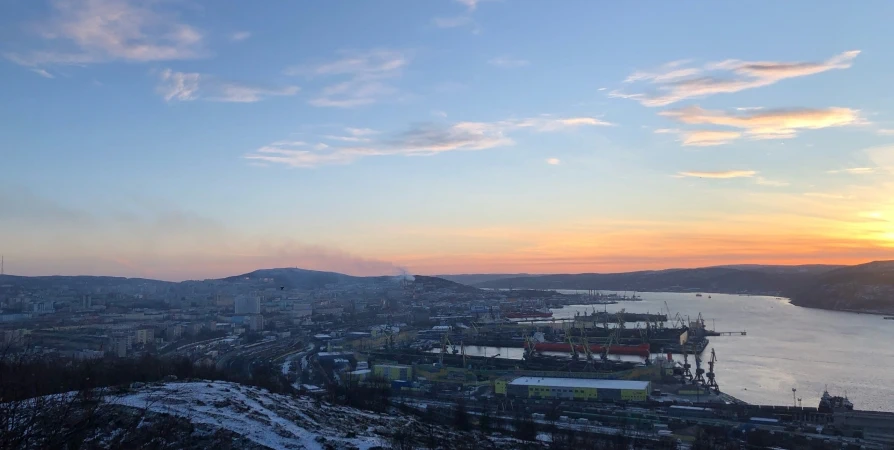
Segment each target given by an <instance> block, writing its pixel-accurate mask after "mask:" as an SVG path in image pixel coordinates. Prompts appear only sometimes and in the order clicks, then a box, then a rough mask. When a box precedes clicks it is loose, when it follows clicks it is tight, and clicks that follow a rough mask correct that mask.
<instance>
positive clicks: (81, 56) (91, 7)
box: [6, 0, 206, 67]
mask: <svg viewBox="0 0 894 450" xmlns="http://www.w3.org/2000/svg"><path fill="white" fill-rule="evenodd" d="M158 4H159V2H147V3H134V2H128V1H125V0H83V1H76V0H54V1H52V2H51V3H50V5H51V14H52V17H51V18H50V20H48V21H46V22H43V23H39V24H37V25H36V26H34V27H33V31H34V32H35V33H36V34H37V35H38V36H39V37H40V38H42V39H43V43H44V45H42V46H40V47H41V48H39V49H33V50H30V51H27V52H24V53H8V54H6V57H7V58H8V59H9V60H11V61H13V62H15V63H17V64H21V65H24V66H28V67H40V66H48V65H83V64H91V63H101V62H108V61H133V62H152V61H172V60H184V59H193V58H198V57H201V56H203V55H205V54H206V51H205V49H204V35H203V33H202V32H201V31H199V30H198V29H196V28H194V27H192V26H190V25H187V24H186V23H183V22H182V21H180V20H179V18H178V17H177V15H176V14H173V13H170V12H167V11H162V10H160V9H158V8H156V5H158Z"/></svg>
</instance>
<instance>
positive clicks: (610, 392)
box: [494, 377, 651, 402]
mask: <svg viewBox="0 0 894 450" xmlns="http://www.w3.org/2000/svg"><path fill="white" fill-rule="evenodd" d="M650 387H651V383H650V382H648V381H628V380H599V379H591V378H546V377H518V378H514V379H508V378H507V379H500V380H497V381H496V385H495V389H494V391H495V393H496V394H498V395H506V396H509V397H524V398H550V399H567V400H600V401H610V400H624V401H632V402H644V401H646V400H647V399H648V396H649V390H650Z"/></svg>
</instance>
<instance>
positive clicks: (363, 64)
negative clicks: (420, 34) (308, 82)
mask: <svg viewBox="0 0 894 450" xmlns="http://www.w3.org/2000/svg"><path fill="white" fill-rule="evenodd" d="M341 56H342V57H341V58H339V59H337V60H334V61H329V62H324V63H319V64H316V65H303V66H293V67H290V68H288V69H286V71H285V73H286V74H287V75H293V76H306V77H308V78H340V79H341V81H338V82H335V83H332V84H328V85H326V86H324V87H323V88H322V89H320V91H319V92H318V94H317V95H316V96H315V97H314V98H312V99H311V100H310V101H309V103H310V104H311V105H313V106H320V107H332V108H355V107H358V106H364V105H371V104H373V103H376V102H378V101H380V100H382V99H385V98H387V97H390V96H393V95H395V94H396V93H397V92H398V90H397V88H395V87H394V86H393V85H391V84H390V83H389V81H390V80H392V79H395V78H399V77H400V76H401V75H402V73H403V70H404V69H405V68H406V66H407V65H409V63H410V59H411V58H410V54H409V53H408V52H404V51H398V50H382V49H379V50H371V51H367V52H341Z"/></svg>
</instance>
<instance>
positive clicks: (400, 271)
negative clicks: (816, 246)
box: [4, 260, 894, 283]
mask: <svg viewBox="0 0 894 450" xmlns="http://www.w3.org/2000/svg"><path fill="white" fill-rule="evenodd" d="M877 261H884V260H874V261H864V262H860V263H856V264H853V265H860V264H868V263H871V262H877ZM892 261H894V260H892ZM837 265H840V264H822V263H816V264H759V263H756V264H722V265H715V266H693V267H661V268H655V269H638V270H629V271H628V270H625V271H615V272H612V271H603V272H529V273H522V272H511V273H510V272H476V273H412V272H408V271H407V270H406V269H405V268H400V267H394V268H392V269H391V270H390V271H388V272H373V273H369V272H364V273H358V272H351V271H342V270H336V269H326V268H319V269H315V268H309V267H297V266H288V267H287V266H283V267H256V268H253V269H250V270H245V271H242V272H238V273H224V274H215V275H212V276H208V277H202V278H178V277H174V278H156V277H145V276H138V275H128V274H117V275H116V274H108V273H89V274H88V273H53V274H49V273H43V274H33V275H23V274H18V273H9V271H8V270H7V271H6V273H5V274H4V275H9V276H25V277H53V276H59V277H72V276H110V277H124V278H145V279H152V280H156V281H167V282H173V283H179V282H182V281H199V280H210V279H221V278H228V277H233V276H239V275H244V274H248V273H251V272H255V271H260V270H282V269H299V270H310V271H319V272H334V273H341V274H344V275H351V276H357V277H376V276H401V275H420V276H430V277H438V276H476V275H482V276H483V275H491V276H503V275H507V276H542V275H582V274H593V273H596V274H605V275H610V274H619V273H630V272H640V271H664V270H685V269H710V268H718V267H733V266H758V267H768V266H772V267H799V266H837ZM849 265H851V264H849Z"/></svg>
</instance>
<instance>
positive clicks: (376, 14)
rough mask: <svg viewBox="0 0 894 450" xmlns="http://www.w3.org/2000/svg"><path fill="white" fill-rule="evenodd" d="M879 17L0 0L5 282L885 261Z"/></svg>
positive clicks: (878, 5) (886, 175)
mask: <svg viewBox="0 0 894 450" xmlns="http://www.w3.org/2000/svg"><path fill="white" fill-rule="evenodd" d="M892 18H894V2H891V1H889V0H875V1H872V0H867V1H860V2H816V1H812V0H811V1H786V2H716V3H713V2H711V3H704V2H687V1H680V2H670V1H665V2H659V1H654V2H607V1H593V0H568V1H561V2H558V1H527V0H387V1H386V0H381V1H377V0H369V1H348V0H344V1H342V0H329V1H278V2H276V1H270V2H267V1H259V2H245V1H236V0H227V1H211V0H204V1H203V0H148V1H125V0H50V1H45V0H7V1H4V2H2V5H0V77H2V80H3V83H2V87H0V124H2V125H0V152H2V153H0V253H2V254H3V255H4V256H5V266H6V273H10V274H18V275H52V274H66V275H73V274H86V275H118V276H140V277H153V278H161V279H167V280H183V279H196V278H209V277H220V276H227V275H232V274H237V273H242V272H247V271H250V270H254V269H257V268H269V267H289V266H291V267H296V266H297V267H302V268H308V269H320V270H335V271H341V272H346V273H351V274H358V275H371V274H389V273H396V272H398V271H400V270H401V269H402V268H405V269H406V270H408V271H410V272H412V273H419V274H438V273H500V272H504V273H518V272H528V273H578V272H617V271H628V270H638V269H659V268H671V267H695V266H707V265H719V264H739V263H767V264H800V263H811V264H814V263H860V262H868V261H872V260H878V259H894V88H892V87H891V78H892V76H894V53H892V50H891V48H890V46H891V42H892V39H894V35H892V31H891V27H890V23H891V20H892Z"/></svg>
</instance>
